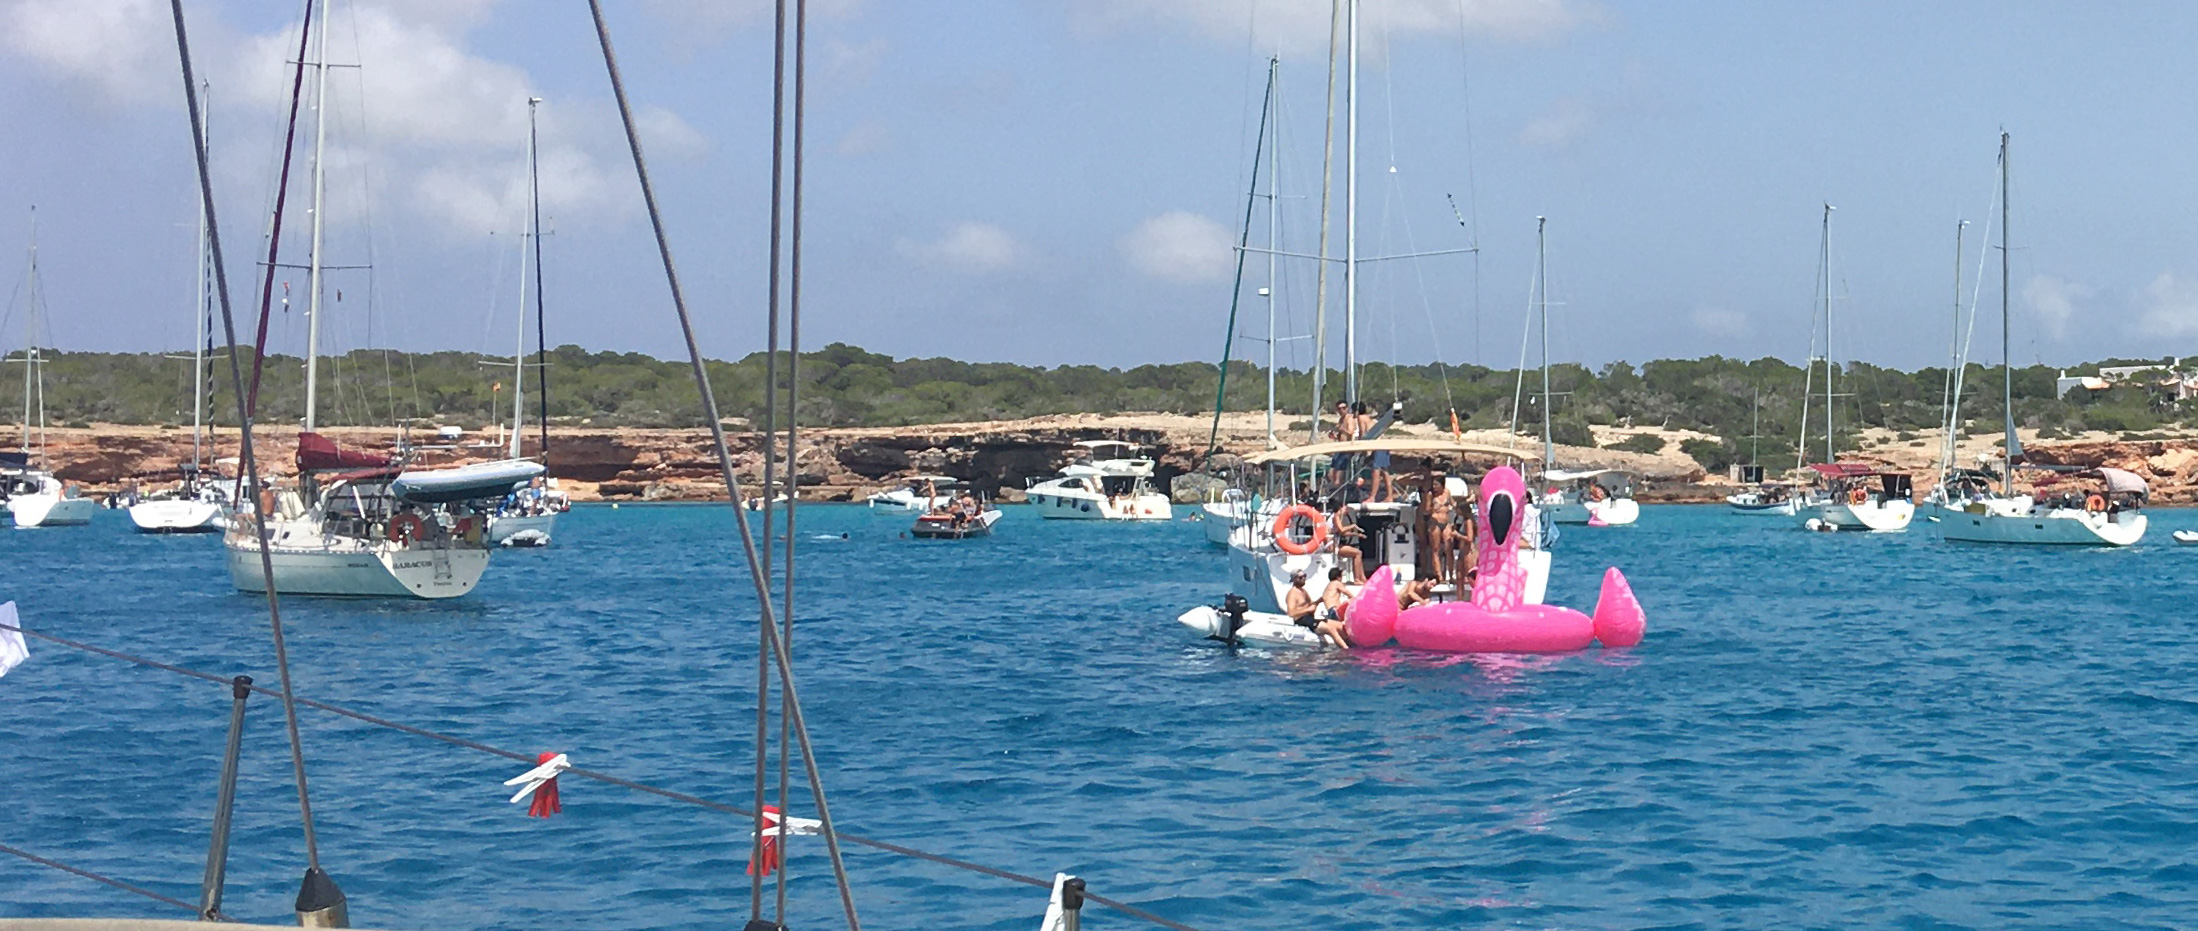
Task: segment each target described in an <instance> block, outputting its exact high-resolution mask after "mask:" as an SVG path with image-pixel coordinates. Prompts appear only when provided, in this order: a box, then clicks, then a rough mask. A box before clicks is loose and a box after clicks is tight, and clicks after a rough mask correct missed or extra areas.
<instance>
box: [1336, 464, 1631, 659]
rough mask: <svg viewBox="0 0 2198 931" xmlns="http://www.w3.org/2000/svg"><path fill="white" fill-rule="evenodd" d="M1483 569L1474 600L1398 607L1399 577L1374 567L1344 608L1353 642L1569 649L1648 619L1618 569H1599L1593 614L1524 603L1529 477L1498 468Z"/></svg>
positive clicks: (1484, 508)
mask: <svg viewBox="0 0 2198 931" xmlns="http://www.w3.org/2000/svg"><path fill="white" fill-rule="evenodd" d="M1480 500H1481V520H1480V529H1479V531H1478V539H1477V543H1478V544H1479V551H1480V561H1479V563H1478V566H1479V569H1480V574H1479V577H1478V578H1477V580H1476V581H1475V582H1474V583H1473V599H1472V600H1471V601H1453V602H1442V603H1438V604H1425V605H1417V606H1414V607H1412V608H1409V609H1406V610H1403V611H1401V612H1400V611H1399V610H1397V588H1396V577H1395V575H1394V574H1393V573H1392V572H1391V571H1390V569H1389V567H1388V566H1383V567H1381V568H1380V569H1377V570H1375V572H1374V574H1373V575H1372V577H1370V578H1368V579H1367V580H1366V585H1365V587H1363V588H1362V589H1360V591H1359V597H1358V598H1357V599H1355V600H1353V601H1352V602H1351V604H1350V608H1349V610H1348V611H1346V612H1345V613H1344V632H1345V634H1346V635H1347V636H1349V637H1350V638H1351V643H1352V644H1353V645H1355V646H1360V647H1377V646H1381V645H1383V644H1386V643H1388V642H1389V641H1390V639H1392V638H1394V639H1395V640H1396V642H1397V644H1398V645H1399V646H1404V647H1409V648H1411V649H1415V650H1439V651H1442V652H1448V653H1570V652H1573V651H1576V650H1584V649H1587V647H1588V645H1589V644H1590V643H1594V642H1596V641H1601V643H1602V644H1603V646H1605V647H1630V646H1633V645H1635V644H1638V643H1640V642H1641V636H1642V634H1644V633H1646V632H1647V629H1648V619H1647V617H1646V616H1645V615H1644V614H1643V613H1642V611H1641V602H1640V600H1639V599H1636V598H1634V597H1633V588H1632V586H1629V585H1627V584H1626V577H1625V575H1624V574H1622V573H1620V572H1619V571H1618V569H1617V568H1616V567H1612V568H1611V569H1609V570H1608V571H1606V572H1604V573H1603V591H1602V596H1601V597H1600V598H1598V599H1597V600H1596V602H1595V613H1594V614H1593V615H1587V614H1582V613H1580V612H1578V611H1574V610H1572V609H1570V608H1560V607H1556V606H1554V605H1538V604H1527V603H1526V597H1525V596H1526V567H1525V566H1523V565H1521V564H1520V563H1519V536H1518V532H1519V525H1520V523H1521V518H1522V517H1523V516H1524V509H1523V507H1522V503H1523V502H1524V501H1525V500H1526V480H1525V479H1523V478H1520V477H1519V473H1518V470H1516V469H1513V468H1511V467H1510V466H1499V467H1497V468H1496V469H1494V470H1491V471H1490V472H1489V473H1488V476H1487V477H1486V478H1484V479H1482V480H1481V493H1480Z"/></svg>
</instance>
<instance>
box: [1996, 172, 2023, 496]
mask: <svg viewBox="0 0 2198 931" xmlns="http://www.w3.org/2000/svg"><path fill="white" fill-rule="evenodd" d="M2008 200H2009V197H2008V190H2007V131H2006V130H2001V131H2000V410H2001V412H2002V413H2003V414H2005V415H2006V418H2007V445H2006V446H2005V447H2004V455H2003V456H2002V457H2001V459H2000V493H2001V494H2003V495H2006V496H2008V497H2010V498H2012V497H2014V495H2015V457H2016V455H2017V453H2016V450H2017V449H2018V446H2017V443H2018V442H2019V441H2018V440H2016V439H2015V366H2014V358H2013V356H2012V355H2011V353H2010V349H2009V346H2010V342H2011V341H2010V339H2009V338H2008V327H2007V322H2008V319H2009V318H2008V314H2007V281H2008V261H2009V260H2008V256H2009V254H2010V253H2009V252H2008V248H2007V244H2008V235H2007V212H2008V211H2007V201H2008Z"/></svg>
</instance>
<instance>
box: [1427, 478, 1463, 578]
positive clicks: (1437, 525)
mask: <svg viewBox="0 0 2198 931" xmlns="http://www.w3.org/2000/svg"><path fill="white" fill-rule="evenodd" d="M1420 511H1421V512H1422V513H1424V514H1425V515H1426V516H1427V538H1426V539H1425V540H1423V541H1421V542H1423V543H1424V544H1425V545H1426V546H1427V548H1428V549H1430V550H1433V551H1434V554H1435V574H1434V578H1435V579H1439V580H1442V581H1445V582H1455V581H1456V578H1455V574H1454V573H1455V569H1456V565H1457V564H1456V562H1455V561H1454V556H1455V553H1454V547H1455V543H1456V539H1455V538H1456V536H1457V530H1455V529H1454V528H1453V526H1452V521H1454V520H1456V519H1457V512H1458V509H1457V503H1456V502H1455V501H1453V500H1451V498H1450V483H1449V482H1447V481H1445V480H1444V476H1443V474H1442V473H1441V472H1430V473H1428V476H1427V490H1426V492H1425V493H1424V494H1423V495H1421V497H1420Z"/></svg>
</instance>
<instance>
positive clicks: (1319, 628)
mask: <svg viewBox="0 0 2198 931" xmlns="http://www.w3.org/2000/svg"><path fill="white" fill-rule="evenodd" d="M1350 601H1351V590H1350V589H1348V588H1346V587H1344V584H1343V567H1342V566H1337V567H1335V568H1333V569H1330V570H1328V587H1327V588H1324V589H1322V590H1321V592H1320V605H1319V608H1318V610H1316V611H1315V612H1314V616H1315V617H1317V618H1319V619H1320V622H1319V623H1318V624H1316V625H1315V626H1314V627H1313V632H1314V633H1316V634H1319V635H1320V636H1321V639H1324V640H1327V641H1328V642H1330V643H1333V644H1335V645H1336V646H1339V647H1344V648H1346V649H1348V648H1349V647H1350V646H1351V641H1350V640H1349V639H1348V638H1346V637H1345V636H1344V635H1343V610H1344V608H1343V606H1344V605H1346V604H1349V603H1350Z"/></svg>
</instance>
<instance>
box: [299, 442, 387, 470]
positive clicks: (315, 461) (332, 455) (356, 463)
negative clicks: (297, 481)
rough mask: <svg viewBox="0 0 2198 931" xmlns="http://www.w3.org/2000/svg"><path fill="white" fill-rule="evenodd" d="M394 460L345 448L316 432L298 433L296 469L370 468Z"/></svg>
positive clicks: (384, 464)
mask: <svg viewBox="0 0 2198 931" xmlns="http://www.w3.org/2000/svg"><path fill="white" fill-rule="evenodd" d="M395 461H396V460H394V459H391V458H389V457H388V456H382V455H377V454H374V453H370V452H364V451H362V450H356V449H345V448H343V447H341V446H337V445H336V443H335V441H334V440H331V439H329V438H327V437H325V436H322V435H320V434H318V433H300V434H298V471H300V472H325V471H328V470H330V469H371V468H376V467H379V466H386V465H389V464H391V463H393V462H395Z"/></svg>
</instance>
